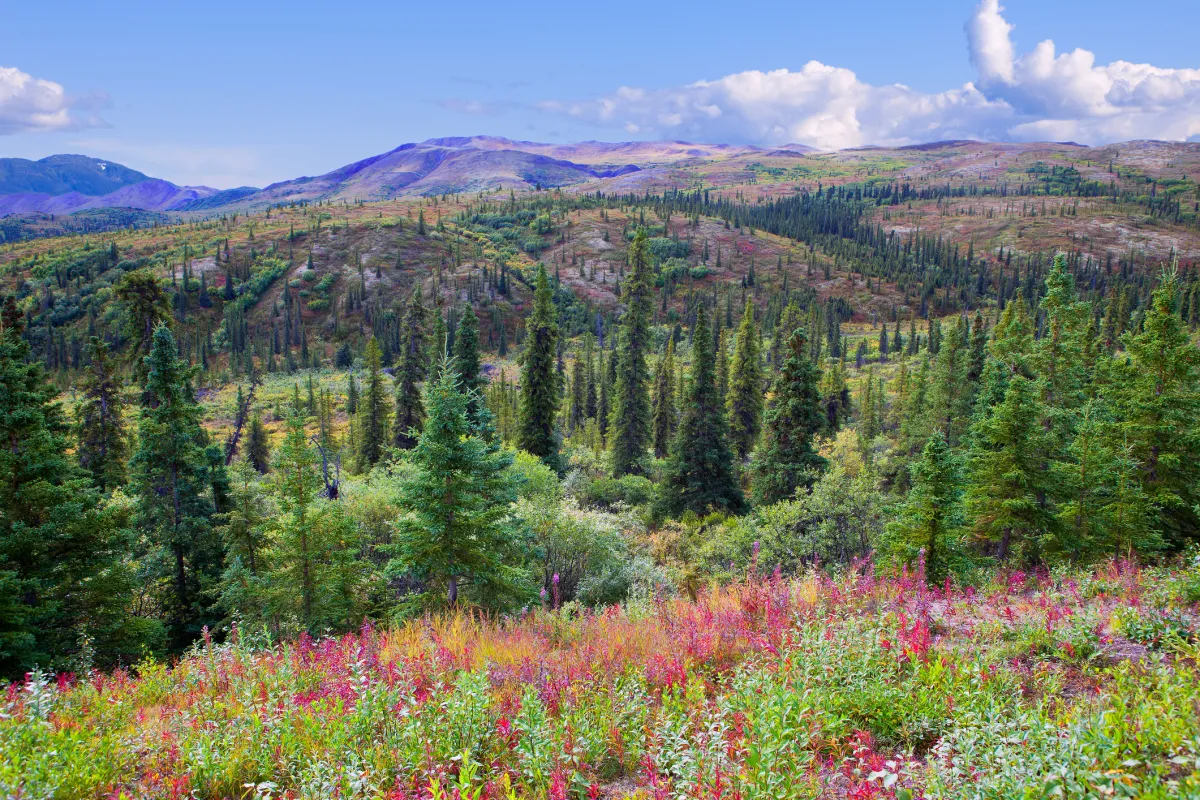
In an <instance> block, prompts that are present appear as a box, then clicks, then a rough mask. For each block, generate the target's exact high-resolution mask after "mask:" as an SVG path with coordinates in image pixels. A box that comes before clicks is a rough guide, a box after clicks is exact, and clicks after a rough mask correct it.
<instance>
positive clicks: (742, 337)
mask: <svg viewBox="0 0 1200 800" xmlns="http://www.w3.org/2000/svg"><path fill="white" fill-rule="evenodd" d="M758 347H759V339H758V329H757V327H756V326H755V324H754V304H753V302H752V301H751V300H750V298H746V308H745V310H743V311H742V322H741V324H740V325H739V326H738V332H737V345H736V347H735V348H734V352H733V363H732V364H731V365H730V369H729V391H728V393H727V395H726V406H727V409H728V412H729V440H730V445H731V446H732V447H733V451H734V453H735V454H736V455H737V457H738V459H739V460H741V461H745V460H746V459H747V458H748V457H749V456H750V451H752V450H753V449H754V445H755V443H756V442H757V441H758V434H759V432H760V431H761V430H762V412H763V372H762V355H761V353H760V352H759V349H758Z"/></svg>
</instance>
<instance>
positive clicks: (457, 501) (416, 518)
mask: <svg viewBox="0 0 1200 800" xmlns="http://www.w3.org/2000/svg"><path fill="white" fill-rule="evenodd" d="M467 399H468V398H467V396H466V395H465V394H464V393H463V392H462V390H461V388H460V386H459V378H458V374H457V373H456V372H455V371H454V369H453V366H450V367H448V368H447V369H446V370H445V371H444V372H443V373H442V375H441V376H440V377H439V378H437V380H436V382H434V383H433V385H432V386H431V387H430V389H429V418H428V419H427V420H426V424H425V428H424V430H423V431H422V433H421V438H420V440H419V441H418V442H417V446H416V447H415V448H414V449H413V451H412V457H411V461H412V464H413V465H414V466H415V467H416V471H415V473H414V474H413V475H412V476H411V477H409V478H408V479H406V480H405V481H404V482H403V489H402V493H401V499H400V503H401V507H402V509H403V511H404V514H403V516H401V518H400V519H399V520H398V521H397V523H396V535H395V539H394V540H393V543H392V545H391V546H390V547H389V552H390V553H391V556H392V557H391V560H390V561H389V562H388V565H387V571H388V573H389V574H390V575H392V576H393V577H396V578H401V577H403V578H406V579H408V580H412V581H415V582H416V584H417V585H418V586H420V587H421V588H420V592H419V598H420V601H421V604H422V605H425V604H440V601H439V598H445V600H444V602H445V604H446V605H449V606H454V605H455V604H457V603H458V601H459V589H460V587H462V588H463V589H464V590H465V591H466V592H467V593H468V596H469V597H470V599H471V600H472V601H473V602H476V603H479V604H481V605H485V606H490V607H497V606H500V607H502V606H505V605H508V604H510V603H513V602H518V601H520V600H522V599H525V598H527V597H528V596H529V587H528V585H527V583H526V581H525V576H524V573H523V572H522V571H521V569H520V568H519V566H518V565H519V563H520V557H521V555H522V553H523V550H524V542H523V538H522V536H521V534H520V532H519V529H518V527H517V526H516V524H515V521H514V519H513V517H512V510H511V508H510V504H511V503H513V502H514V501H515V500H516V499H517V485H516V478H515V475H514V474H513V473H512V471H511V470H510V466H511V464H512V461H513V458H512V456H511V455H510V454H508V453H506V452H505V451H503V450H498V449H496V448H495V447H493V446H492V445H489V444H488V443H486V442H484V441H483V440H482V439H481V438H479V437H478V436H477V435H476V432H475V431H474V429H473V426H472V425H471V422H470V420H469V419H468V418H467Z"/></svg>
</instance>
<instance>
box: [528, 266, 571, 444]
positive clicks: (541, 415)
mask: <svg viewBox="0 0 1200 800" xmlns="http://www.w3.org/2000/svg"><path fill="white" fill-rule="evenodd" d="M555 316H556V313H555V308H554V297H553V292H552V291H551V289H550V278H549V276H548V275H547V274H546V267H545V265H539V266H538V272H537V280H536V283H535V289H534V294H533V313H532V314H530V316H529V318H528V319H527V320H526V322H525V352H524V353H523V354H522V356H523V359H524V363H523V364H522V366H521V418H520V428H519V431H518V438H517V442H518V446H519V447H520V448H521V449H522V450H525V451H527V452H529V453H532V454H533V455H535V456H538V457H539V458H541V459H542V460H543V461H545V462H546V463H547V464H549V465H551V466H552V467H557V466H558V435H557V431H556V430H555V425H554V419H555V416H556V415H557V413H558V405H559V401H560V399H561V397H562V392H561V391H560V388H559V384H558V375H557V373H556V372H555V355H556V353H557V350H558V322H557V320H556V319H555Z"/></svg>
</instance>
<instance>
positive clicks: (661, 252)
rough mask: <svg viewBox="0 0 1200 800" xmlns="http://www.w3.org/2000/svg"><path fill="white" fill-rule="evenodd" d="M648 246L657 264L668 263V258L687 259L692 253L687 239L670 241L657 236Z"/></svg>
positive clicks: (648, 242)
mask: <svg viewBox="0 0 1200 800" xmlns="http://www.w3.org/2000/svg"><path fill="white" fill-rule="evenodd" d="M646 244H647V247H648V249H649V250H650V257H651V258H653V259H654V261H655V262H656V263H658V262H662V261H666V260H667V259H668V258H687V257H688V254H689V253H690V252H691V251H692V248H691V245H689V244H688V242H687V240H686V239H668V238H665V237H661V236H656V237H654V238H652V239H649V240H648V241H647V243H646Z"/></svg>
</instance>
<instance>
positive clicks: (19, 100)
mask: <svg viewBox="0 0 1200 800" xmlns="http://www.w3.org/2000/svg"><path fill="white" fill-rule="evenodd" d="M106 100H107V98H106V97H105V96H103V95H87V96H83V97H71V96H69V95H67V93H66V91H65V90H64V89H63V87H62V85H61V84H57V83H55V82H54V81H48V80H44V79H42V78H35V77H33V76H32V75H30V74H29V73H27V72H22V71H21V70H19V69H17V68H16V67H0V135H7V134H14V133H36V132H43V131H45V132H49V131H65V130H77V129H80V128H98V127H104V124H105V123H104V121H103V120H102V119H100V117H99V115H98V114H97V113H96V112H97V110H98V108H99V107H100V106H101V105H103V104H104V102H105V101H106Z"/></svg>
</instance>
